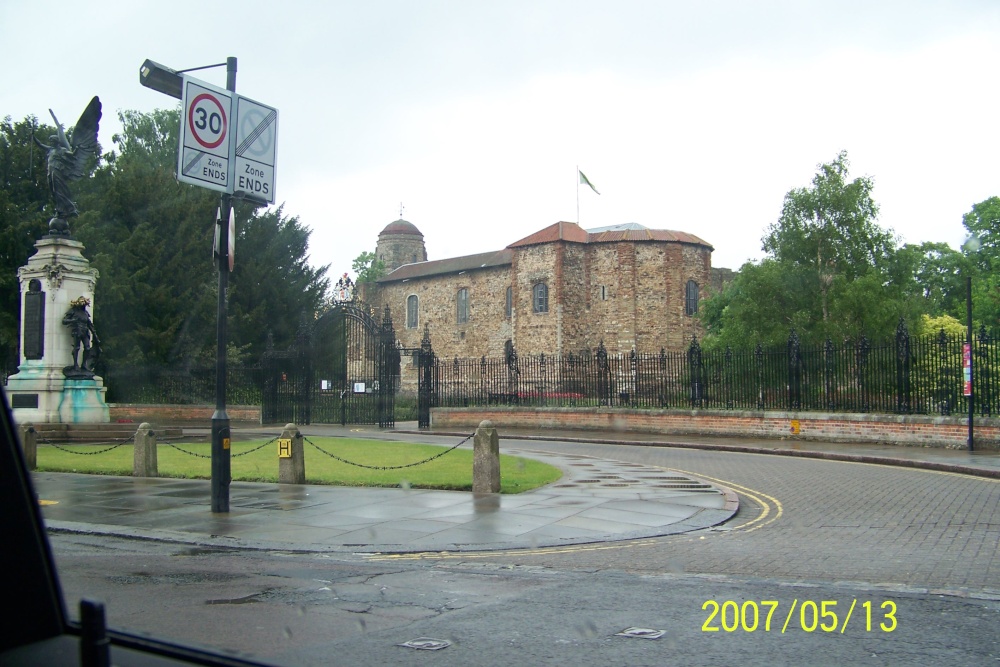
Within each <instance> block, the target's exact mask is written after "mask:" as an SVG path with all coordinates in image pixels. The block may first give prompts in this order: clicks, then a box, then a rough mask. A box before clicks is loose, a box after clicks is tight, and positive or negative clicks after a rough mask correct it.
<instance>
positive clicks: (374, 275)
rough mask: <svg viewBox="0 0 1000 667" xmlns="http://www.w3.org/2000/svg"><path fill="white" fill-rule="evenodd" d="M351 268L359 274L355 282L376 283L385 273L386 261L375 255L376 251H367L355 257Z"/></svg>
mask: <svg viewBox="0 0 1000 667" xmlns="http://www.w3.org/2000/svg"><path fill="white" fill-rule="evenodd" d="M351 270H352V271H354V274H355V275H356V276H357V279H356V280H355V281H354V282H355V283H374V282H375V281H376V280H378V279H379V278H381V277H382V276H384V275H385V273H386V271H385V262H383V261H382V260H381V259H377V258H376V257H375V253H373V252H368V251H365V252H363V253H361V254H360V255H358V256H357V257H355V258H354V261H353V262H352V263H351Z"/></svg>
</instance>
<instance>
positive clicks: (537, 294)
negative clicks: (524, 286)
mask: <svg viewBox="0 0 1000 667" xmlns="http://www.w3.org/2000/svg"><path fill="white" fill-rule="evenodd" d="M531 297H532V298H531V300H532V303H533V305H534V308H533V310H534V311H535V312H536V313H547V312H549V286H548V285H546V284H545V283H535V286H534V287H533V288H532V289H531Z"/></svg>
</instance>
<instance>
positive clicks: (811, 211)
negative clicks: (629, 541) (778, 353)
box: [764, 151, 896, 322]
mask: <svg viewBox="0 0 1000 667" xmlns="http://www.w3.org/2000/svg"><path fill="white" fill-rule="evenodd" d="M848 167H849V163H848V160H847V153H846V152H843V151H842V152H841V153H840V154H839V155H837V157H836V159H834V160H833V162H829V163H826V164H821V165H819V171H818V172H817V173H816V175H815V176H814V177H813V180H812V187H809V188H795V189H793V190H790V191H789V192H788V194H786V195H785V200H784V204H783V206H782V210H781V217H780V218H779V219H778V222H776V223H774V224H773V225H771V227H770V228H769V229H768V233H767V235H766V236H765V237H764V250H765V251H766V252H768V253H769V254H770V255H771V256H772V257H773V258H774V259H775V260H777V261H778V262H780V263H782V264H794V265H797V266H803V267H807V268H809V269H810V270H811V271H812V272H813V273H815V274H816V278H817V286H818V290H819V299H820V309H821V312H822V318H823V322H828V321H829V320H830V298H831V293H832V292H833V291H834V290H835V289H836V288H837V285H835V283H836V282H837V281H842V282H843V281H847V282H849V281H852V280H854V279H856V278H858V277H859V276H861V275H863V274H866V273H869V272H870V271H871V270H872V269H873V268H877V267H878V266H879V264H880V263H881V262H884V261H885V260H886V259H888V258H889V257H890V256H891V255H892V254H894V253H895V250H896V248H895V242H894V240H893V236H892V234H891V233H890V232H888V231H885V230H883V229H882V228H881V227H879V226H878V225H877V224H876V223H875V218H876V217H877V216H878V205H877V204H876V203H875V200H874V199H872V196H871V192H872V188H873V186H874V184H873V182H872V180H871V179H870V178H867V177H859V178H855V179H854V180H853V181H848V180H847V179H848Z"/></svg>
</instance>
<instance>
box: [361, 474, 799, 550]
mask: <svg viewBox="0 0 1000 667" xmlns="http://www.w3.org/2000/svg"><path fill="white" fill-rule="evenodd" d="M657 467H658V466H657ZM665 469H666V470H671V471H675V472H680V473H683V474H685V475H690V476H692V477H696V478H701V479H707V480H710V481H712V482H716V483H718V484H721V485H722V486H725V487H728V488H731V489H736V490H738V491H739V492H740V493H741V494H743V495H744V496H747V497H748V498H750V499H751V500H753V501H754V502H755V503H757V504H758V505H759V506H760V508H761V513H760V514H759V515H758V516H756V517H754V518H753V519H751V520H750V521H747V522H746V523H743V524H740V525H739V526H736V527H734V528H733V529H732V530H733V531H737V530H739V531H742V532H744V533H752V532H753V531H755V530H759V529H760V528H763V527H764V526H769V525H770V524H772V523H774V522H775V521H777V520H778V519H780V518H781V515H782V514H784V507H783V506H782V504H781V501H779V500H778V499H777V498H775V497H774V496H769V495H768V494H766V493H762V492H760V491H757V490H755V489H750V488H748V487H745V486H743V485H741V484H734V483H733V482H729V481H727V480H723V479H717V478H715V477H709V476H707V475H702V474H699V473H694V472H689V471H687V470H680V469H678V468H665ZM764 498H766V499H767V500H764ZM772 504H773V506H774V516H773V517H771V518H770V519H769V520H768V519H767V518H768V517H769V516H771V512H772ZM754 524H757V525H754ZM751 526H753V527H752V528H751ZM655 544H658V541H657V540H654V539H643V540H630V541H622V542H607V543H601V544H578V545H568V546H564V547H542V548H540V549H503V550H497V551H466V552H461V551H424V552H418V553H406V554H371V555H368V556H366V557H365V560H369V561H400V560H473V559H478V558H495V557H497V556H547V555H552V554H568V553H584V552H588V551H606V550H609V549H631V548H635V547H644V546H652V545H655Z"/></svg>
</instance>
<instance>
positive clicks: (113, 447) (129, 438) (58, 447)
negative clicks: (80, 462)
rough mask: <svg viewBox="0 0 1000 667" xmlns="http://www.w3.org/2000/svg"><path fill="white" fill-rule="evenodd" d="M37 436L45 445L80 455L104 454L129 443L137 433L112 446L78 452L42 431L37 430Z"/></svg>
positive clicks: (84, 443)
mask: <svg viewBox="0 0 1000 667" xmlns="http://www.w3.org/2000/svg"><path fill="white" fill-rule="evenodd" d="M35 437H36V438H37V441H38V442H41V443H42V444H43V445H50V446H52V447H55V448H56V449H59V450H62V451H64V452H66V453H67V454H79V455H80V456H94V455H96V454H104V453H105V452H110V451H111V450H112V449H118V448H119V447H121V446H122V445H127V444H128V443H129V442H130V441H132V440H135V433H133V434H132V435H130V436H129V437H127V438H125V439H124V440H120V441H118V442H117V443H116V444H114V445H111V446H110V447H105V448H104V449H101V450H98V451H96V452H76V451H73V450H72V449H67V448H66V447H64V446H63V445H59V444H56V443H54V442H52V441H51V440H49V439H48V438H46V437H45V436H43V435H41V434H40V433H38V431H35ZM79 444H80V445H92V446H93V445H104V444H108V443H92V442H81V443H79Z"/></svg>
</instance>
